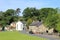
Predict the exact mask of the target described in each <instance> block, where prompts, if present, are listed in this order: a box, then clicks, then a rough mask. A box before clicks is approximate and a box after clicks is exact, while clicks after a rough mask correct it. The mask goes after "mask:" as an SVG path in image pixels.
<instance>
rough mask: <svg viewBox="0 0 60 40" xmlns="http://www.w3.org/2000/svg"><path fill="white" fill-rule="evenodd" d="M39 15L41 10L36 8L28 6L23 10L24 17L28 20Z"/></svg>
mask: <svg viewBox="0 0 60 40" xmlns="http://www.w3.org/2000/svg"><path fill="white" fill-rule="evenodd" d="M38 15H39V11H38V9H36V8H29V7H27V8H26V9H24V11H23V17H24V18H25V20H28V19H29V18H33V17H37V16H38Z"/></svg>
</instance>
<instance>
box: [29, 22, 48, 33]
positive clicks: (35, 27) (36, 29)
mask: <svg viewBox="0 0 60 40" xmlns="http://www.w3.org/2000/svg"><path fill="white" fill-rule="evenodd" d="M46 30H48V28H46V27H45V26H44V25H43V24H42V22H39V21H34V22H32V23H31V24H30V26H29V31H32V32H33V33H34V34H39V33H44V32H46Z"/></svg>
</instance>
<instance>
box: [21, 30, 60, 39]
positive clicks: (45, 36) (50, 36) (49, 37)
mask: <svg viewBox="0 0 60 40" xmlns="http://www.w3.org/2000/svg"><path fill="white" fill-rule="evenodd" d="M22 33H24V34H28V35H31V36H38V37H42V38H47V39H48V40H60V38H58V37H56V36H54V35H45V34H29V33H27V32H26V31H22Z"/></svg>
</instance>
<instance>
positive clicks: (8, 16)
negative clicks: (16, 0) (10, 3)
mask: <svg viewBox="0 0 60 40" xmlns="http://www.w3.org/2000/svg"><path fill="white" fill-rule="evenodd" d="M18 12H19V10H17V11H16V10H14V9H8V10H6V11H5V12H3V11H1V12H0V24H1V25H2V26H4V27H5V26H6V25H8V24H10V23H11V22H13V21H16V20H18V19H17V18H18V16H17V14H18Z"/></svg>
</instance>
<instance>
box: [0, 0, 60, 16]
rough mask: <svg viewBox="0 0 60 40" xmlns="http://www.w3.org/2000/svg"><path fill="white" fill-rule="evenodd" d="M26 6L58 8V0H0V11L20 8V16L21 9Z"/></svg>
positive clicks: (59, 2) (59, 0)
mask: <svg viewBox="0 0 60 40" xmlns="http://www.w3.org/2000/svg"><path fill="white" fill-rule="evenodd" d="M27 7H35V8H37V9H41V8H45V7H51V8H57V7H58V8H60V0H0V11H6V10H7V9H17V8H20V9H21V13H20V16H22V12H23V10H24V9H25V8H27Z"/></svg>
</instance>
